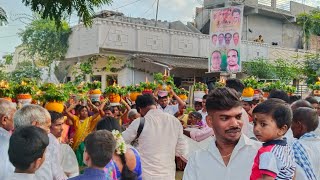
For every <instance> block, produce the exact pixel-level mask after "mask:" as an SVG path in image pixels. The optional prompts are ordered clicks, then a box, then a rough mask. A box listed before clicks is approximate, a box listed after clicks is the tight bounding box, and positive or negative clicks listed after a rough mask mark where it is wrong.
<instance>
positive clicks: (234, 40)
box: [233, 32, 239, 46]
mask: <svg viewBox="0 0 320 180" xmlns="http://www.w3.org/2000/svg"><path fill="white" fill-rule="evenodd" d="M233 44H234V45H235V46H238V44H239V33H237V32H236V33H234V34H233Z"/></svg>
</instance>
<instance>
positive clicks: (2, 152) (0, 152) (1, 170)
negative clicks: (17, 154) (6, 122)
mask: <svg viewBox="0 0 320 180" xmlns="http://www.w3.org/2000/svg"><path fill="white" fill-rule="evenodd" d="M10 136H11V135H10V133H9V132H8V131H7V130H5V129H3V128H2V127H0V157H1V161H0V179H6V178H7V177H8V175H9V174H12V173H13V172H14V167H13V165H12V164H11V162H10V161H9V155H8V149H9V140H10Z"/></svg>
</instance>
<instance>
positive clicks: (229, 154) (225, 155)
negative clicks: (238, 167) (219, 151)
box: [221, 152, 232, 158]
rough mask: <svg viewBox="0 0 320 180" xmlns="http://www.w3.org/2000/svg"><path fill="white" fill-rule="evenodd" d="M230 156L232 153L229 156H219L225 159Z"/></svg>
mask: <svg viewBox="0 0 320 180" xmlns="http://www.w3.org/2000/svg"><path fill="white" fill-rule="evenodd" d="M231 154H232V152H231V153H230V154H228V155H225V156H221V157H222V158H226V157H229V156H231Z"/></svg>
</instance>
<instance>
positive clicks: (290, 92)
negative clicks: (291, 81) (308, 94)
mask: <svg viewBox="0 0 320 180" xmlns="http://www.w3.org/2000/svg"><path fill="white" fill-rule="evenodd" d="M284 91H285V92H286V93H287V94H288V95H289V96H292V95H293V94H294V93H295V92H296V91H297V88H296V87H294V86H290V85H286V86H285V87H284Z"/></svg>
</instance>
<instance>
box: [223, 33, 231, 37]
mask: <svg viewBox="0 0 320 180" xmlns="http://www.w3.org/2000/svg"><path fill="white" fill-rule="evenodd" d="M227 35H230V37H232V34H231V33H226V34H225V35H224V37H227Z"/></svg>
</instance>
